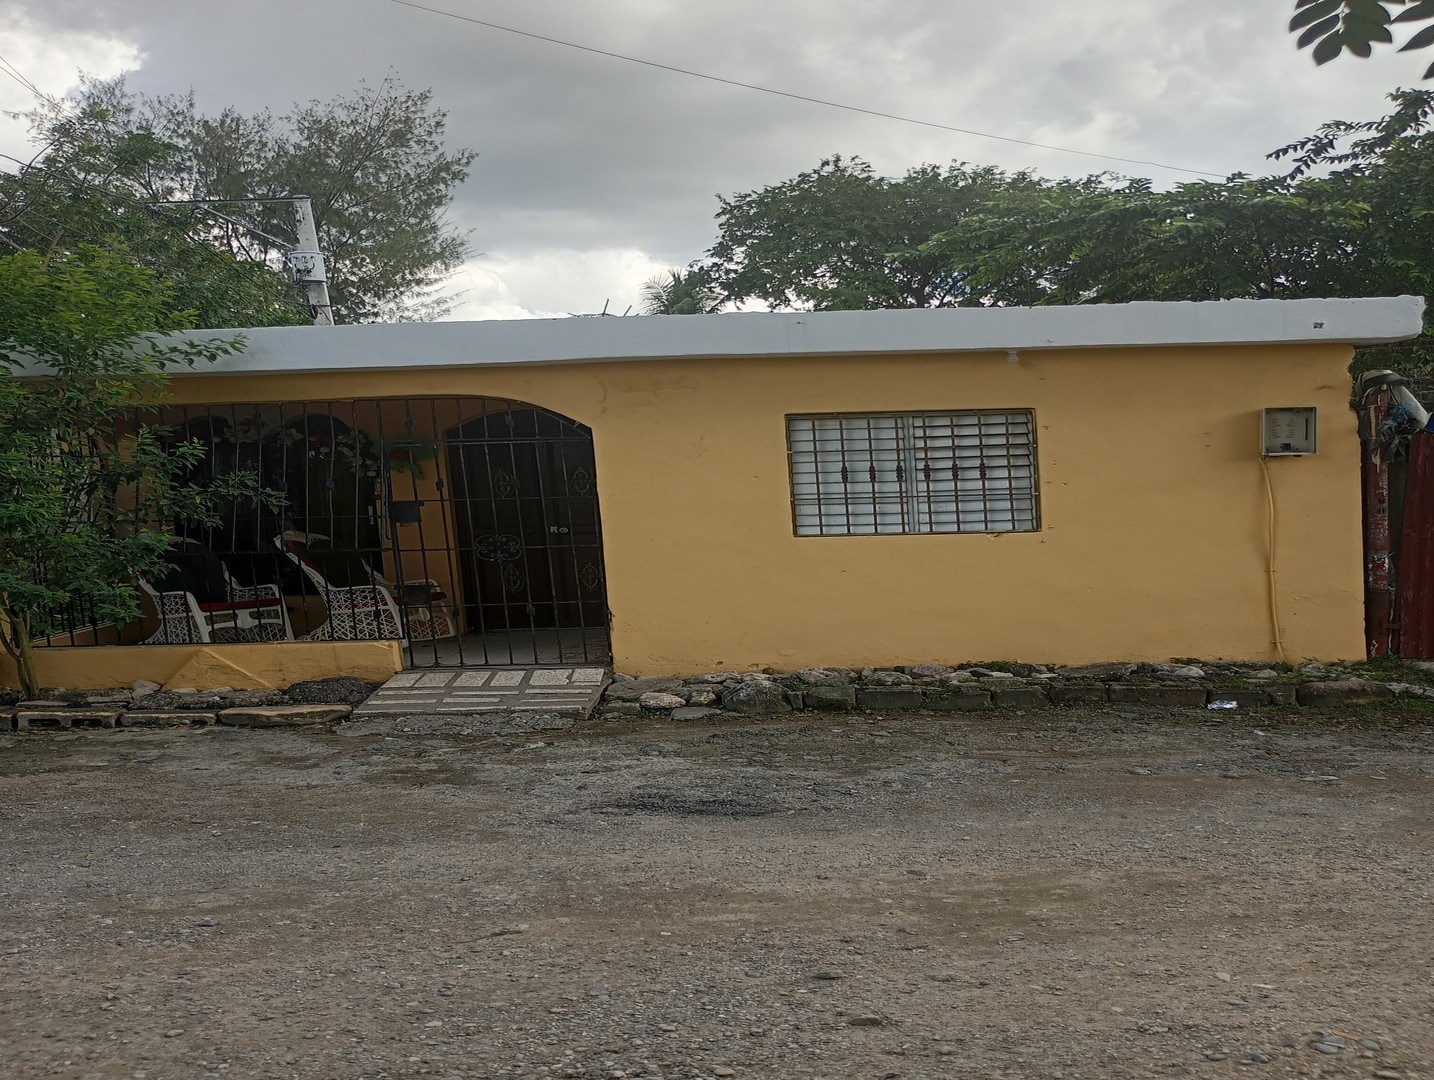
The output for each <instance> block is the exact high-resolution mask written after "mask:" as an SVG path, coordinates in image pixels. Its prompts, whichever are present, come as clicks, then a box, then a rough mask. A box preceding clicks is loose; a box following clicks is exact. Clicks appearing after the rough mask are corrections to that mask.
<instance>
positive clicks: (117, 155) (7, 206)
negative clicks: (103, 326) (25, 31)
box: [0, 100, 308, 327]
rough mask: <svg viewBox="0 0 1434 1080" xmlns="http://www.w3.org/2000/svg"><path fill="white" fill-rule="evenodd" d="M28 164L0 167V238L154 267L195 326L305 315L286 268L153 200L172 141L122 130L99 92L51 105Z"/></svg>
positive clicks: (174, 154)
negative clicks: (103, 253)
mask: <svg viewBox="0 0 1434 1080" xmlns="http://www.w3.org/2000/svg"><path fill="white" fill-rule="evenodd" d="M42 134H43V138H44V145H43V147H42V149H41V150H40V152H39V154H38V155H37V156H36V157H35V158H34V160H32V161H30V162H27V163H25V162H22V163H19V164H18V168H15V169H13V170H2V171H0V245H3V246H4V247H5V248H9V249H11V250H13V251H34V252H37V253H38V254H39V255H40V256H41V257H42V258H43V259H47V260H48V259H55V258H59V257H63V256H64V255H65V253H67V252H70V251H74V250H77V249H78V248H80V247H82V246H86V245H89V246H94V247H99V248H103V249H104V250H107V251H110V252H113V253H115V254H116V255H119V256H121V257H123V258H125V259H127V260H128V261H130V262H131V263H133V264H135V265H137V266H143V267H146V268H148V269H149V270H150V271H152V272H153V273H154V274H155V275H156V278H157V279H158V281H159V283H160V284H162V285H163V286H164V289H163V295H165V296H166V297H168V299H169V302H170V303H171V304H172V305H173V309H174V311H175V312H179V311H186V312H191V313H192V319H193V321H194V323H195V325H197V326H200V327H226V326H270V325H286V324H295V323H302V322H306V321H308V316H307V313H306V310H305V308H304V306H303V304H302V303H301V300H302V297H301V294H300V293H299V292H298V290H297V289H295V287H294V286H293V285H291V284H290V283H289V281H288V279H287V278H286V277H285V275H283V274H281V273H279V272H277V271H276V270H274V269H273V268H271V267H269V266H268V265H266V264H265V262H264V261H263V260H262V259H259V258H252V257H251V258H244V257H241V256H239V255H236V254H234V253H232V252H231V251H229V250H228V249H226V248H224V247H221V246H217V245H215V244H214V243H213V237H212V235H211V231H212V230H211V229H210V227H209V224H208V222H207V220H206V219H204V218H202V217H200V216H198V215H197V214H196V213H195V212H194V211H193V210H189V209H184V208H178V207H171V208H156V207H153V206H152V205H151V203H152V202H153V201H154V194H153V184H152V182H151V177H152V176H153V175H155V174H156V173H160V172H164V171H167V170H170V169H172V168H174V167H175V162H176V160H177V158H178V156H179V148H178V147H177V146H175V145H174V144H173V143H170V142H166V141H165V140H163V139H160V138H158V137H156V136H155V135H154V134H152V133H150V132H146V131H129V130H124V129H123V128H122V127H121V126H120V125H119V123H118V122H117V121H116V118H115V113H114V111H113V110H112V109H111V108H110V107H109V105H107V104H106V103H104V102H103V101H101V100H92V101H89V102H87V103H85V104H84V105H83V106H80V107H77V108H75V109H57V110H56V111H55V112H53V113H52V114H51V115H50V116H49V117H48V119H47V121H46V123H45V124H44V127H43V132H42Z"/></svg>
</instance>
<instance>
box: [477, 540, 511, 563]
mask: <svg viewBox="0 0 1434 1080" xmlns="http://www.w3.org/2000/svg"><path fill="white" fill-rule="evenodd" d="M473 553H474V554H475V555H477V556H478V558H480V559H486V560H488V561H489V562H509V561H511V560H513V559H516V558H519V557H520V556H521V555H522V554H523V541H521V540H519V539H518V538H517V537H516V536H513V535H511V534H510V533H500V534H496V535H495V534H493V533H489V534H488V535H487V536H480V537H478V543H477V544H476V545H474V548H473Z"/></svg>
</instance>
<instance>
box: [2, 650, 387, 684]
mask: <svg viewBox="0 0 1434 1080" xmlns="http://www.w3.org/2000/svg"><path fill="white" fill-rule="evenodd" d="M402 668H403V658H402V654H401V652H400V650H399V646H398V642H396V641H351V642H335V641H282V642H272V643H267V644H263V645H249V644H244V645H143V646H133V645H118V646H100V647H95V648H85V647H80V648H68V647H66V648H44V649H36V650H35V669H36V674H37V675H38V676H39V679H40V685H41V686H46V687H63V688H64V689H67V690H108V689H110V688H112V687H117V686H128V685H129V684H130V683H132V682H134V681H135V680H136V679H149V680H151V681H153V682H157V683H159V684H160V685H161V686H163V687H165V688H166V689H169V690H174V689H178V688H180V687H192V688H193V689H196V690H213V689H214V688H215V687H219V686H228V687H232V688H233V689H235V690H263V689H271V688H272V689H283V688H284V687H287V686H291V685H293V684H294V683H296V682H303V681H305V680H307V679H323V678H327V677H329V676H331V675H352V676H354V677H356V678H359V679H364V680H366V681H368V682H373V683H381V682H384V681H385V680H387V679H388V678H389V677H390V676H391V675H393V673H394V672H396V671H400V670H402ZM0 686H11V687H14V686H19V681H18V680H17V679H16V677H15V665H14V664H13V663H12V662H11V661H10V658H9V657H7V656H4V655H3V654H0Z"/></svg>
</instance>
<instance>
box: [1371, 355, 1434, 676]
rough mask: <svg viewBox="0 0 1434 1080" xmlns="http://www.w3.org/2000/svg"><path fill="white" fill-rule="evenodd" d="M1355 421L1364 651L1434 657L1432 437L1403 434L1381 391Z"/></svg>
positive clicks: (1396, 410) (1397, 410) (1394, 407)
mask: <svg viewBox="0 0 1434 1080" xmlns="http://www.w3.org/2000/svg"><path fill="white" fill-rule="evenodd" d="M1401 382H1402V380H1401ZM1406 400H1408V399H1407V398H1406ZM1360 421H1361V425H1360V437H1361V443H1362V449H1363V462H1362V466H1363V483H1364V573H1365V579H1364V585H1365V593H1364V625H1365V642H1366V649H1367V652H1368V655H1369V657H1370V658H1371V659H1377V658H1379V657H1384V656H1398V657H1405V658H1410V659H1413V658H1428V657H1434V435H1431V434H1430V433H1429V432H1427V431H1414V432H1413V433H1412V434H1411V433H1410V431H1409V427H1410V425H1409V424H1408V422H1407V417H1405V416H1404V415H1403V410H1402V409H1401V407H1400V405H1399V402H1398V399H1397V398H1396V397H1395V395H1394V393H1393V392H1392V391H1391V387H1390V386H1388V385H1384V386H1377V387H1375V388H1373V389H1371V390H1370V391H1369V392H1368V393H1367V394H1366V395H1365V397H1364V400H1363V402H1362V403H1361V408H1360Z"/></svg>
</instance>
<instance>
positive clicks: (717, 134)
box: [0, 0, 1423, 313]
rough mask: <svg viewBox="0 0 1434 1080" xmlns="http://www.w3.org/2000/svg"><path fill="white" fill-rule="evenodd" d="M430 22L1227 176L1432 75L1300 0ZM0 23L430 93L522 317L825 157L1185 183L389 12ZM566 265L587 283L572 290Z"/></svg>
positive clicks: (212, 92) (79, 11)
mask: <svg viewBox="0 0 1434 1080" xmlns="http://www.w3.org/2000/svg"><path fill="white" fill-rule="evenodd" d="M431 2H432V4H433V6H435V7H445V8H447V9H448V10H452V11H455V12H458V13H460V14H467V15H472V16H473V17H475V18H482V19H485V20H488V21H492V22H497V23H502V24H506V25H510V26H515V27H519V28H522V29H526V30H530V31H532V32H534V33H539V34H546V35H550V36H554V37H559V38H565V39H568V40H572V41H577V42H581V43H584V44H588V45H591V46H593V47H594V48H601V49H608V50H611V51H615V52H625V53H630V54H633V55H636V56H641V57H644V58H649V59H652V60H654V61H659V62H663V63H668V64H672V65H675V66H681V67H689V68H693V69H697V70H702V71H707V72H711V73H713V74H717V75H722V76H725V77H729V78H733V79H737V80H743V81H749V82H754V83H759V84H762V85H767V86H772V87H775V88H780V89H785V90H790V91H792V92H795V93H801V94H806V95H809V96H813V97H826V98H831V99H833V100H836V101H841V102H846V103H850V104H853V105H858V106H862V107H866V108H871V109H877V110H881V111H887V112H893V113H899V114H904V115H909V116H913V117H918V118H923V119H930V120H933V121H937V122H941V123H949V124H953V125H956V126H961V127H969V128H974V129H980V130H984V131H989V132H992V133H995V134H1001V135H1007V136H1010V137H1013V138H1021V139H1028V140H1031V141H1037V142H1047V143H1055V144H1059V145H1064V146H1070V147H1073V148H1078V149H1085V150H1090V151H1097V152H1103V153H1109V154H1114V155H1117V156H1121V157H1130V158H1141V159H1150V160H1155V161H1160V162H1165V163H1169V164H1175V165H1184V166H1187V167H1189V168H1195V169H1208V170H1211V171H1214V172H1219V173H1224V172H1226V171H1235V170H1240V171H1262V170H1265V169H1267V168H1269V166H1268V165H1267V163H1266V162H1265V161H1264V155H1265V154H1266V153H1267V152H1268V151H1269V150H1271V149H1273V148H1274V147H1276V146H1279V145H1281V144H1283V143H1285V142H1288V141H1290V140H1291V139H1293V138H1296V137H1298V136H1300V135H1303V134H1305V133H1307V132H1309V131H1311V130H1312V129H1313V128H1314V126H1315V125H1317V124H1318V123H1319V122H1321V121H1323V120H1326V119H1331V118H1334V117H1347V118H1355V119H1358V118H1365V117H1372V116H1375V115H1378V114H1379V113H1380V112H1382V110H1383V107H1384V102H1383V101H1382V95H1383V94H1384V93H1385V92H1387V91H1388V90H1390V89H1392V88H1393V87H1395V86H1396V85H1399V84H1400V83H1401V82H1403V83H1405V84H1411V83H1413V82H1414V81H1415V80H1417V78H1418V75H1419V74H1420V72H1421V70H1422V66H1423V63H1422V62H1421V60H1420V58H1419V57H1417V56H1416V57H1413V58H1411V57H1397V56H1395V55H1394V54H1392V53H1391V54H1384V55H1381V56H1378V57H1377V58H1376V59H1373V60H1370V61H1367V62H1363V63H1361V62H1355V61H1352V60H1349V59H1346V60H1342V61H1340V62H1337V63H1335V64H1332V65H1330V66H1328V67H1326V68H1323V69H1319V70H1316V69H1315V68H1314V67H1313V65H1312V64H1311V62H1310V61H1309V58H1308V57H1307V56H1306V55H1303V54H1296V53H1295V51H1294V48H1293V44H1292V42H1291V41H1290V39H1289V36H1288V35H1287V34H1286V33H1285V32H1284V28H1283V27H1284V22H1285V20H1286V19H1287V18H1288V14H1289V12H1288V8H1289V5H1288V4H1287V3H1286V2H1285V0H1261V2H1260V3H1253V4H1252V3H1251V2H1250V0H1207V2H1206V3H1204V4H1200V5H1191V4H1189V3H1188V2H1187V0H1148V2H1146V3H1143V4H1139V5H1133V4H1128V3H1121V2H1117V0H1090V2H1088V3H1085V4H1070V3H1069V2H1066V0H1036V2H1035V3H1033V4H1025V5H998V4H990V3H976V2H973V0H821V2H817V0H788V2H785V3H773V2H772V0H728V2H727V3H726V4H723V5H688V4H678V3H675V2H668V0H607V2H604V3H601V4H597V3H588V4H575V3H573V2H572V0H484V2H479V0H431ZM97 8H98V10H97ZM0 12H8V13H10V14H11V15H13V16H16V17H21V16H23V17H24V18H25V19H27V20H28V22H29V25H30V26H31V27H32V28H37V29H38V31H39V32H40V33H42V34H43V33H54V34H58V33H60V32H61V31H64V30H72V31H73V30H88V31H92V32H103V33H108V34H112V35H114V36H117V37H119V38H122V39H124V40H125V41H128V42H130V43H132V44H133V45H135V46H136V47H138V49H139V50H140V51H141V52H142V54H143V62H142V64H141V66H140V67H139V69H138V70H137V71H136V72H135V74H134V75H133V76H132V79H131V81H132V85H133V86H135V87H136V88H137V89H141V90H143V91H146V92H150V93H172V92H178V91H184V90H187V89H189V88H191V87H192V88H193V89H194V91H195V93H196V95H197V96H198V98H199V101H200V103H201V105H202V106H203V107H205V108H209V109H218V108H220V107H222V106H224V105H226V104H234V105H236V106H238V107H240V108H242V109H246V110H248V109H257V108H260V107H263V106H265V105H268V106H271V107H273V108H275V109H276V111H282V110H283V109H284V108H285V107H286V106H287V104H288V103H290V102H292V101H294V100H296V99H307V98H326V97H331V96H333V95H336V94H339V93H343V92H345V91H347V90H349V89H351V88H352V87H353V86H354V85H355V84H357V83H358V81H359V80H361V79H367V80H369V81H370V82H372V81H375V80H378V79H381V78H383V77H384V75H385V74H386V73H387V72H388V70H389V69H390V68H392V69H393V70H394V71H396V72H397V73H398V74H399V76H400V77H401V78H402V79H403V81H404V82H405V83H406V84H407V85H409V86H415V87H418V86H431V87H432V88H433V89H434V91H435V94H436V97H437V100H438V101H439V103H440V104H441V105H442V106H443V107H444V108H446V109H447V110H448V112H449V116H450V119H449V131H450V140H451V142H452V143H453V144H454V145H466V146H471V147H472V148H474V149H476V150H478V151H479V152H480V155H481V156H480V157H479V159H478V161H477V162H476V164H475V167H474V170H473V175H472V178H471V179H470V181H469V182H468V184H467V185H466V186H465V187H464V189H463V190H462V191H461V192H460V193H459V195H458V198H457V200H456V202H455V205H454V208H453V216H454V219H455V221H457V222H458V223H460V224H461V225H463V226H464V227H466V228H470V229H472V230H473V244H474V249H475V251H478V252H487V253H490V260H489V262H490V265H491V266H492V267H495V268H497V267H502V268H506V270H494V271H492V272H490V271H489V270H487V269H485V268H484V264H483V262H482V261H481V260H480V261H479V263H478V264H477V265H478V266H479V268H480V273H479V275H478V277H477V278H474V277H471V276H470V277H469V279H468V282H469V285H470V286H473V287H474V288H475V290H477V291H481V282H482V281H483V280H488V279H491V277H492V274H493V273H498V274H500V276H501V274H502V273H505V272H506V273H507V274H508V275H509V277H508V279H505V280H509V281H510V283H509V285H508V286H507V296H506V298H505V299H504V300H503V305H506V306H503V307H502V310H503V311H505V312H508V313H513V312H516V311H521V310H528V311H556V310H572V309H575V308H588V309H591V308H595V307H597V306H599V305H600V304H601V302H602V300H603V299H604V298H605V297H604V296H603V295H589V293H590V291H591V290H592V289H593V287H594V281H595V280H601V273H600V271H598V270H595V269H594V268H595V267H601V266H602V265H603V264H604V260H605V259H606V260H610V263H611V266H612V267H613V278H612V286H611V288H610V289H609V290H607V295H611V296H612V297H613V299H614V301H615V303H618V306H619V307H620V306H622V304H624V303H626V302H627V301H629V300H633V299H635V298H636V289H635V284H636V282H637V281H640V279H641V275H642V274H643V273H644V267H645V266H649V265H650V266H653V267H655V266H657V265H661V264H671V265H681V264H685V263H686V262H688V261H689V260H691V259H693V258H696V257H697V256H699V255H700V254H701V253H702V251H703V250H704V249H705V248H706V247H707V246H708V245H709V244H710V243H711V241H712V239H713V237H714V224H713V221H712V215H713V213H714V212H715V210H716V208H717V203H716V199H715V195H716V194H717V193H719V192H721V193H732V192H734V191H739V190H747V189H751V188H754V187H758V186H761V185H763V184H767V183H773V182H776V181H778V180H781V179H783V178H785V177H788V176H791V175H793V174H794V173H796V172H798V171H800V170H802V169H806V168H810V167H811V166H813V165H814V164H815V163H816V162H817V161H818V160H819V159H820V158H822V157H824V156H826V155H828V154H831V153H833V152H840V153H844V154H860V155H862V156H865V157H867V158H868V159H869V160H871V161H872V162H873V163H874V164H875V165H876V166H877V167H878V168H879V169H881V170H882V171H884V172H888V173H892V174H895V173H899V172H901V171H903V170H904V169H905V168H907V167H909V166H911V165H914V164H917V163H919V162H922V161H950V160H952V159H960V160H966V161H972V162H979V163H990V164H996V165H1002V166H1005V167H1009V168H1019V167H1033V168H1035V169H1037V170H1039V171H1042V172H1046V173H1048V174H1081V173H1086V172H1092V171H1100V170H1102V169H1113V170H1115V171H1119V172H1126V173H1131V174H1145V175H1151V176H1153V177H1154V178H1155V179H1156V180H1157V181H1159V182H1161V183H1170V182H1175V181H1178V180H1180V179H1189V178H1191V177H1185V176H1182V175H1181V174H1179V173H1174V172H1169V171H1164V170H1152V169H1142V168H1139V167H1136V166H1126V165H1121V164H1119V163H1114V162H1107V161H1102V160H1100V159H1096V158H1087V157H1079V156H1075V155H1069V154H1061V153H1056V152H1053V151H1049V150H1040V149H1037V148H1033V147H1023V146H1017V145H1012V144H1009V143H1001V142H997V141H992V140H987V139H980V138H975V137H971V136H965V135H958V134H954V133H947V132H940V131H935V130H932V129H927V128H921V127H917V126H913V125H907V124H901V123H897V122H895V121H889V120H881V119H877V118H874V117H866V116H861V115H857V114H853V113H847V112H842V111H838V110H834V109H827V108H822V107H820V106H817V105H812V104H807V103H803V102H797V101H790V100H783V99H780V98H776V97H772V96H770V95H766V94H760V93H755V92H752V91H747V90H741V89H738V88H735V87H730V86H723V85H719V84H715V83H710V82H704V81H700V80H696V79H691V78H687V77H683V76H679V75H675V74H672V73H669V72H665V71H658V70H654V69H651V68H645V67H640V66H637V65H632V64H626V63H621V62H618V61H615V60H611V59H607V58H604V57H599V56H594V55H591V54H586V53H581V52H577V51H574V50H571V49H565V48H562V47H560V46H555V45H550V44H546V43H543V42H538V41H533V40H529V39H524V38H520V37H516V36H514V35H511V34H504V33H501V32H497V31H493V30H488V29H484V28H482V27H478V26H472V25H468V24H465V23H461V22H458V21H455V20H453V19H448V18H443V17H440V16H435V15H430V14H427V13H425V12H421V11H416V10H413V9H411V8H405V7H400V6H398V5H396V4H393V3H389V2H386V0H351V2H348V3H341V4H340V3H329V4H293V3H290V2H279V0H235V2H233V3H230V4H228V5H224V6H223V7H222V8H221V7H220V6H219V5H211V4H190V5H176V4H172V3H169V2H163V0H107V2H106V3H105V4H103V5H95V4H93V2H92V0H86V2H77V0H43V2H39V0H36V2H29V0H26V2H11V3H9V4H3V5H0ZM634 253H638V254H637V255H636V256H635V255H634ZM565 257H566V258H567V259H568V261H569V262H570V263H571V264H572V265H573V266H574V267H577V266H578V265H579V264H581V269H580V270H577V269H575V270H574V272H573V273H572V274H571V275H568V276H569V277H570V279H571V280H570V282H569V284H570V285H571V286H572V288H571V289H570V290H568V291H566V292H565V291H564V290H565V285H564V278H565V273H564V271H563V269H562V267H563V265H564V258H565ZM644 257H645V260H646V261H644ZM523 266H526V267H527V269H528V271H534V270H535V269H536V268H540V267H541V268H542V270H543V272H542V273H537V272H526V271H524V270H523V269H522V267H523ZM619 268H620V269H619ZM485 275H486V277H485ZM475 282H478V284H477V285H475V284H474V283H475ZM490 283H491V282H490ZM515 283H516V284H515ZM520 286H521V287H520ZM619 290H627V292H626V293H625V294H620V293H619ZM599 291H600V292H601V291H602V290H601V289H600V290H599ZM472 310H474V311H477V312H479V313H481V312H482V311H484V310H486V309H484V308H483V307H481V306H478V307H475V308H473V309H472ZM492 310H493V311H494V312H496V311H497V310H498V306H496V305H495V306H492Z"/></svg>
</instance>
